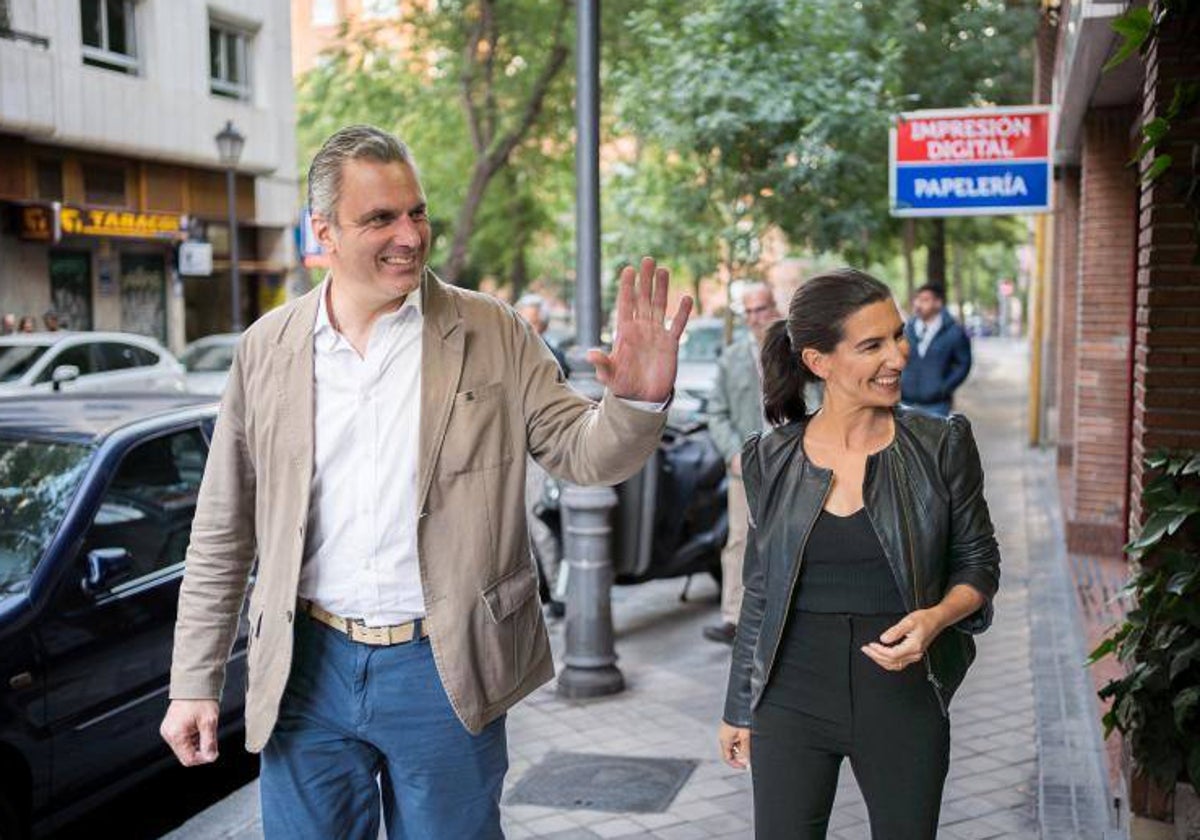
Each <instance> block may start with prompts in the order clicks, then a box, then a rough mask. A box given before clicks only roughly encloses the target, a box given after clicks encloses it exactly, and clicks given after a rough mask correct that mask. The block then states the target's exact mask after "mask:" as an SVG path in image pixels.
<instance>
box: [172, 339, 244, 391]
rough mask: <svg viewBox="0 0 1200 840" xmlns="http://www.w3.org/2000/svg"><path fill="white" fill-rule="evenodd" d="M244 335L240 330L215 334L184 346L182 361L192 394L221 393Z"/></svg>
mask: <svg viewBox="0 0 1200 840" xmlns="http://www.w3.org/2000/svg"><path fill="white" fill-rule="evenodd" d="M241 337H242V334H241V333H216V334H214V335H206V336H204V338H198V339H196V340H195V341H193V342H192V343H191V344H189V345H188V346H187V347H185V348H183V353H181V354H180V356H179V361H181V362H183V366H184V368H186V369H187V389H188V391H189V392H190V393H193V394H208V395H210V396H215V397H219V396H221V394H222V392H224V390H225V380H227V379H228V378H229V366H230V365H232V364H233V355H234V353H236V352H237V343H238V339H240V338H241Z"/></svg>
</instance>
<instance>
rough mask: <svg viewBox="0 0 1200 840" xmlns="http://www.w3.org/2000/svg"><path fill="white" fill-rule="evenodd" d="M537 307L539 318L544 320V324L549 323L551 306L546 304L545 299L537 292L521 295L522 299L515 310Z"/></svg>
mask: <svg viewBox="0 0 1200 840" xmlns="http://www.w3.org/2000/svg"><path fill="white" fill-rule="evenodd" d="M535 306H536V307H537V311H538V316H539V317H540V318H541V319H542V323H545V322H547V321H549V320H550V304H548V303H547V302H546V299H545V298H544V297H542V296H541V295H539V294H537V293H536V292H529V293H528V294H524V295H521V299H520V300H518V301H517V305H516V306H515V307H514V308H515V309H518V310H521V309H527V308H532V307H535Z"/></svg>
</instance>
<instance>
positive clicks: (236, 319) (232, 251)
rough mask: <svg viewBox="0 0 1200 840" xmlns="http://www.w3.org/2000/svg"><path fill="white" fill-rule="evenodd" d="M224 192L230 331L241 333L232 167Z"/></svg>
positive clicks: (239, 279)
mask: <svg viewBox="0 0 1200 840" xmlns="http://www.w3.org/2000/svg"><path fill="white" fill-rule="evenodd" d="M225 192H226V193H228V196H229V282H230V293H231V294H232V295H233V301H232V303H231V304H230V305H231V307H232V311H233V322H232V330H233V332H235V333H239V332H241V331H242V283H241V276H240V274H239V273H238V260H239V257H238V232H237V194H236V183H235V175H234V171H233V167H232V166H231V167H229V168H228V169H226V170H225Z"/></svg>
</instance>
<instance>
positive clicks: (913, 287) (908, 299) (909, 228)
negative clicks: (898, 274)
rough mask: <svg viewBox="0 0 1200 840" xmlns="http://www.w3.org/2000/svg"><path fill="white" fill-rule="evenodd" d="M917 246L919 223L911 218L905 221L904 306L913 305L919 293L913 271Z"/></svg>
mask: <svg viewBox="0 0 1200 840" xmlns="http://www.w3.org/2000/svg"><path fill="white" fill-rule="evenodd" d="M916 244H917V223H916V222H915V221H914V220H913V219H912V218H911V217H909V218H907V219H905V220H904V305H905V306H906V307H907V306H909V305H910V304H911V303H912V299H913V295H914V294H915V293H916V291H917V284H916V277H915V272H914V270H913V249H914V248H915V247H916Z"/></svg>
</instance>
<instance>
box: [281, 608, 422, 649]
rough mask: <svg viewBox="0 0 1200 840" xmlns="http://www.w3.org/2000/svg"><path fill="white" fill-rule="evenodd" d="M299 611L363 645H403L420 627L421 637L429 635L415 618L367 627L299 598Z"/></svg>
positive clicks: (357, 621) (409, 640)
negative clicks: (383, 625)
mask: <svg viewBox="0 0 1200 840" xmlns="http://www.w3.org/2000/svg"><path fill="white" fill-rule="evenodd" d="M299 603H300V611H301V612H303V613H304V614H305V615H308V616H310V617H312V618H314V619H316V620H317V621H319V622H321V623H322V624H325V625H328V626H329V627H332V628H333V629H334V630H337V631H339V632H341V633H345V634H346V635H347V636H349V637H350V641H352V642H359V643H361V644H364V645H384V646H386V645H403V644H407V643H408V642H411V641H412V640H413V638H414V637H415V635H416V633H417V628H418V627H419V628H420V633H421V638H422V639H424V638H425V637H427V636H428V635H429V631H428V630H426V629H425V622H424V621H421V620H420V619H417V620H415V621H406V622H404V623H403V624H390V625H387V626H385V627H368V626H367V625H365V624H363V623H362V620H361V619H350V618H342V617H341V616H340V615H334V614H333V613H331V612H329V611H328V610H323V609H321V607H319V606H318V605H317V604H315V603H313V602H312V601H308V600H305V599H303V598H301V599H300V602H299Z"/></svg>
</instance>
